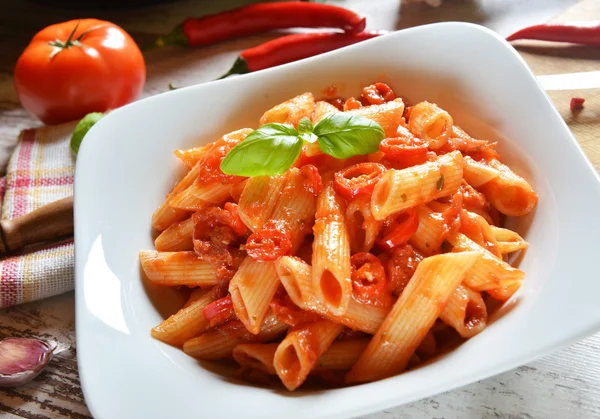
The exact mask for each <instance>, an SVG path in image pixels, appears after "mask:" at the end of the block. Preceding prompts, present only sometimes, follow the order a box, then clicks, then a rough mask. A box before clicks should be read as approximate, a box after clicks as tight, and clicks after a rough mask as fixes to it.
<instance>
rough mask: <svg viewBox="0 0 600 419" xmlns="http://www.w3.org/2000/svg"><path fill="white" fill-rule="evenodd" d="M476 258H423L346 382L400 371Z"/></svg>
mask: <svg viewBox="0 0 600 419" xmlns="http://www.w3.org/2000/svg"><path fill="white" fill-rule="evenodd" d="M480 257H481V256H480V255H479V254H478V253H477V252H463V253H455V254H444V255H436V256H431V257H429V258H425V259H423V261H422V262H421V263H420V264H419V266H418V268H417V270H416V272H415V274H414V276H413V277H412V279H411V280H410V282H409V283H408V286H407V287H406V288H405V290H404V292H403V293H402V294H401V295H400V297H399V298H398V301H396V303H395V304H394V307H393V308H392V311H390V313H389V314H388V315H387V317H386V318H385V320H384V322H383V323H382V325H381V327H380V328H379V329H378V330H377V333H376V334H375V336H373V339H371V341H370V342H369V345H368V346H367V348H366V349H365V351H364V352H363V353H362V354H361V356H360V358H359V360H358V362H357V363H356V364H355V365H354V367H353V368H352V369H351V370H350V372H349V373H348V374H346V381H347V382H349V383H356V382H365V381H373V380H377V379H381V378H385V377H389V376H391V375H394V374H397V373H399V372H401V371H403V370H404V369H405V368H406V366H407V365H408V362H409V360H410V358H411V356H412V355H413V354H414V352H415V350H416V349H417V347H418V346H419V344H420V343H421V341H422V340H423V338H425V335H427V332H428V331H429V329H431V327H432V326H433V324H434V323H435V320H436V319H437V318H438V317H439V315H440V314H441V312H442V311H443V309H444V307H445V305H446V304H447V302H448V300H449V298H450V297H451V295H452V293H453V292H454V290H455V289H456V287H457V286H458V285H459V284H460V283H461V281H462V279H463V277H464V275H465V273H466V272H467V271H468V270H469V268H470V267H471V266H472V265H473V264H474V263H475V261H476V260H477V259H478V258H480Z"/></svg>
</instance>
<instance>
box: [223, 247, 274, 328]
mask: <svg viewBox="0 0 600 419" xmlns="http://www.w3.org/2000/svg"><path fill="white" fill-rule="evenodd" d="M279 284H280V282H279V277H278V276H277V272H276V271H275V266H274V265H273V262H258V261H256V260H254V259H252V258H251V257H250V256H246V258H245V259H244V261H243V262H242V264H241V265H240V267H239V269H238V270H237V272H236V273H235V275H234V276H233V278H232V279H231V282H230V283H229V293H230V294H231V299H232V301H233V308H234V310H235V314H236V316H237V317H238V319H240V321H241V322H242V323H243V324H244V326H246V329H248V331H249V332H250V333H253V334H257V333H259V332H260V325H261V324H262V323H263V320H264V318H265V316H266V315H267V312H268V311H269V304H270V303H271V300H272V299H273V296H274V295H275V292H276V291H277V287H278V286H279Z"/></svg>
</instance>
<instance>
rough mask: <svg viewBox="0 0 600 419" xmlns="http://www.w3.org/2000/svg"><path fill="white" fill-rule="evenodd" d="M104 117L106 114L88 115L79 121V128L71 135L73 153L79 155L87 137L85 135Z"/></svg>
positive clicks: (95, 113)
mask: <svg viewBox="0 0 600 419" xmlns="http://www.w3.org/2000/svg"><path fill="white" fill-rule="evenodd" d="M103 116H104V114H103V113H100V112H92V113H88V114H87V115H86V116H84V117H83V118H82V119H81V120H80V121H79V123H77V126H76V127H75V130H74V131H73V134H72V135H71V150H72V151H73V153H75V154H77V153H78V152H79V147H80V146H81V142H82V141H83V137H85V134H87V132H88V131H89V130H90V129H91V128H92V127H93V126H94V124H95V123H96V122H98V121H99V120H100V119H102V117H103Z"/></svg>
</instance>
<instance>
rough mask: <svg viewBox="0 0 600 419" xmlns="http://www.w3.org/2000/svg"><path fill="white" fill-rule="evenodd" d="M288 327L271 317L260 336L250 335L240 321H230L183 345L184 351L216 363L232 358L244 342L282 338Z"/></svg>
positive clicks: (262, 327) (264, 323) (263, 326)
mask: <svg viewBox="0 0 600 419" xmlns="http://www.w3.org/2000/svg"><path fill="white" fill-rule="evenodd" d="M287 328H288V326H287V325H286V324H285V323H281V322H280V321H279V320H277V318H276V317H275V316H274V315H269V316H268V317H267V318H266V319H265V321H264V322H263V324H262V325H261V328H260V333H259V334H258V335H252V334H251V333H249V332H248V331H247V330H246V328H245V326H244V325H243V324H242V323H241V322H240V321H239V320H230V321H228V322H227V323H225V324H222V325H220V326H218V327H216V328H215V329H210V330H208V331H207V332H205V333H203V334H201V335H200V336H198V337H195V338H192V339H190V340H188V341H186V342H185V343H184V344H183V351H184V352H185V353H186V354H188V355H190V356H192V357H194V358H198V359H202V360H206V361H216V360H219V359H227V358H231V357H232V354H233V350H234V348H235V347H236V346H237V345H238V344H239V343H243V342H253V343H254V342H258V343H263V342H270V341H272V340H274V339H277V338H278V337H279V336H281V335H282V334H283V333H284V332H285V331H286V330H287Z"/></svg>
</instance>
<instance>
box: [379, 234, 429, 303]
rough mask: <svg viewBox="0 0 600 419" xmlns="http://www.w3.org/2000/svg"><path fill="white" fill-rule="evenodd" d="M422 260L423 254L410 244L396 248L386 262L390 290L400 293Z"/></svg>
mask: <svg viewBox="0 0 600 419" xmlns="http://www.w3.org/2000/svg"><path fill="white" fill-rule="evenodd" d="M422 260H423V255H421V254H420V253H418V252H417V251H416V250H414V249H413V247H412V246H411V245H409V244H407V245H405V246H402V247H397V248H395V249H394V251H393V252H392V254H391V256H390V258H389V260H388V262H387V264H386V270H387V277H388V289H389V290H390V292H392V293H393V294H394V295H400V294H401V293H402V291H403V290H404V288H405V287H406V285H407V284H408V281H410V279H411V278H412V276H413V274H414V273H415V270H416V269H417V266H419V262H421V261H422Z"/></svg>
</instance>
